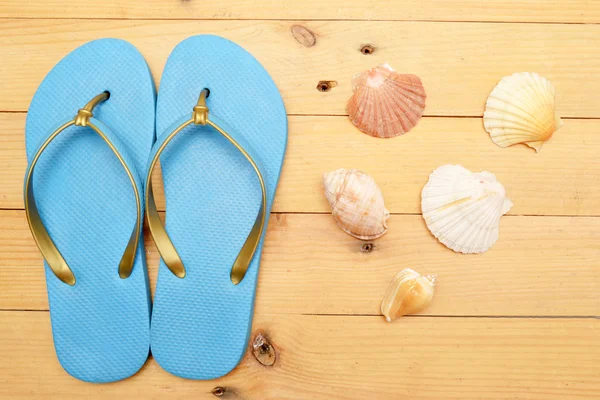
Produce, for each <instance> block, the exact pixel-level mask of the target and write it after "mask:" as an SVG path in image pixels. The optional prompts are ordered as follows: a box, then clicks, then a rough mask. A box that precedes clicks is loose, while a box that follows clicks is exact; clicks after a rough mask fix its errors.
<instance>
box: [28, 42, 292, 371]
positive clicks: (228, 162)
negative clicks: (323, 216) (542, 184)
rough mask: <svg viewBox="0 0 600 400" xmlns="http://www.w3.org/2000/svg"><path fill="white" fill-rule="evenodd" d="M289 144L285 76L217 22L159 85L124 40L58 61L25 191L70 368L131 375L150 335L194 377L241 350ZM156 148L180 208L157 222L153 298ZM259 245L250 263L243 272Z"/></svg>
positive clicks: (36, 129) (157, 350)
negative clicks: (220, 33)
mask: <svg viewBox="0 0 600 400" xmlns="http://www.w3.org/2000/svg"><path fill="white" fill-rule="evenodd" d="M205 89H208V90H205ZM207 95H208V97H206V96H207ZM199 97H200V98H201V101H200V102H199V100H198V99H199ZM92 99H95V100H94V101H93V102H92V103H90V104H88V102H90V100H92ZM86 104H88V107H84V106H85V105H86ZM78 110H80V111H78ZM76 115H77V117H75V116H76ZM190 120H191V121H192V122H191V123H187V124H186V122H185V121H190ZM207 120H208V121H211V122H210V123H207ZM65 124H66V126H65ZM61 128H62V130H61ZM178 129H179V130H178ZM177 130H178V133H177V132H176V133H175V134H174V131H177ZM155 132H156V134H155ZM286 142H287V119H286V112H285V108H284V105H283V101H282V99H281V96H280V94H279V91H278V90H277V87H276V86H275V84H274V83H273V81H272V79H271V78H270V76H269V75H268V73H267V72H266V71H265V69H264V68H263V67H262V66H261V65H260V63H259V62H258V61H256V60H255V59H254V58H253V57H252V56H251V55H250V54H249V53H247V52H246V51H245V50H243V49H242V48H240V47H239V46H237V45H236V44H234V43H232V42H230V41H228V40H226V39H223V38H220V37H217V36H206V35H203V36H195V37H191V38H189V39H187V40H185V41H183V42H182V43H180V44H179V45H178V46H177V47H176V48H175V49H174V50H173V52H172V54H171V55H170V57H169V59H168V61H167V64H166V66H165V69H164V72H163V75H162V79H161V83H160V90H159V91H158V96H156V92H155V89H154V83H153V80H152V76H151V74H150V71H149V69H148V66H147V65H146V62H145V60H144V58H143V57H142V55H141V54H140V53H139V52H138V51H137V50H136V49H135V48H134V47H133V46H132V45H131V44H129V43H127V42H125V41H122V40H117V39H102V40H97V41H94V42H90V43H87V44H85V45H83V46H81V47H79V48H78V49H76V50H74V51H73V52H72V53H70V54H69V55H68V56H66V57H65V58H64V59H63V60H62V61H60V62H59V63H58V64H57V65H56V66H55V67H54V68H53V69H52V71H50V73H49V74H48V75H47V77H46V78H45V79H44V81H43V82H42V83H41V85H40V87H39V88H38V90H37V92H36V93H35V96H34V98H33V100H32V102H31V106H30V109H29V112H28V115H27V124H26V148H27V157H28V161H29V168H28V170H27V173H26V183H25V203H26V210H27V216H28V220H29V223H30V227H31V230H32V233H33V236H34V238H35V240H36V242H37V244H38V246H39V247H40V250H41V251H42V254H43V255H44V258H45V271H46V281H47V288H48V299H49V304H50V316H51V321H52V333H53V337H54V344H55V348H56V353H57V356H58V359H59V361H60V363H61V365H62V366H63V367H64V369H65V370H66V371H67V372H68V373H69V374H71V375H72V376H74V377H76V378H78V379H81V380H84V381H90V382H111V381H117V380H121V379H124V378H126V377H129V376H131V375H133V374H134V373H136V372H137V371H138V370H139V369H140V368H141V367H142V365H143V364H144V363H145V361H146V359H147V357H148V354H149V349H151V350H152V354H153V356H154V358H155V359H156V361H157V362H158V363H159V364H160V365H161V367H163V368H164V369H165V370H167V371H168V372H170V373H172V374H175V375H178V376H181V377H184V378H190V379H212V378H217V377H220V376H222V375H225V374H227V373H228V372H229V371H231V370H232V369H233V368H234V367H235V366H236V365H237V364H238V363H239V361H240V360H241V358H242V357H243V355H244V352H245V349H246V346H247V343H248V340H249V333H250V328H251V323H252V314H253V305H254V298H255V290H256V283H257V277H258V270H259V261H260V255H261V252H262V246H263V242H264V232H265V228H266V224H267V222H268V215H269V212H270V209H271V206H272V204H273V197H274V195H275V189H276V186H277V182H278V179H279V173H280V170H281V165H282V163H283V158H284V154H285V148H286ZM154 156H156V158H157V159H160V165H161V169H162V175H163V181H164V191H165V198H166V204H167V206H166V224H165V226H164V228H162V224H160V223H159V225H156V223H157V222H156V220H155V221H154V227H155V228H156V230H157V231H156V232H155V229H152V233H153V236H154V239H155V240H156V241H157V245H158V248H159V250H160V251H161V256H162V259H161V263H160V267H159V272H158V279H157V285H156V294H155V297H154V303H153V305H152V303H151V301H150V294H149V289H148V287H149V285H148V274H147V268H146V254H145V250H144V244H143V243H144V242H143V238H142V229H141V226H142V223H143V215H144V209H145V207H147V208H148V213H149V216H150V217H152V215H150V214H151V213H154V215H155V216H156V211H155V209H154V207H153V205H154V203H153V200H152V196H151V195H150V194H151V192H150V188H149V187H147V184H146V177H147V175H148V172H149V169H150V165H151V160H152V158H153V157H154ZM34 167H35V173H34ZM261 214H262V216H264V218H263V219H262V220H261ZM257 215H258V218H257ZM259 222H260V223H259ZM259 225H260V226H259ZM152 227H153V225H152V224H151V228H152ZM161 228H162V229H161ZM253 236H254V238H255V240H254V242H253V243H250V244H249V245H248V243H249V242H251V238H252V237H253ZM163 251H164V253H165V254H163ZM249 251H250V252H249ZM244 252H246V255H245V257H246V258H247V261H248V262H247V264H248V263H249V265H246V266H242V267H243V268H244V271H243V272H245V274H242V275H241V277H240V276H239V275H238V277H237V278H236V279H234V275H235V274H234V273H233V272H232V266H234V265H237V264H238V262H239V258H240V257H242V256H243V254H241V253H244ZM173 258H175V260H173ZM174 264H178V267H179V268H180V271H179V272H180V273H177V270H176V268H174V266H173V265H174ZM176 267H177V266H176ZM238 267H239V266H238ZM246 267H247V269H245V268H246ZM235 268H237V267H234V269H235ZM181 271H183V273H181Z"/></svg>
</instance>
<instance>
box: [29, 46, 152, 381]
mask: <svg viewBox="0 0 600 400" xmlns="http://www.w3.org/2000/svg"><path fill="white" fill-rule="evenodd" d="M105 90H108V91H109V92H110V98H109V99H108V100H107V101H106V102H104V103H102V104H100V105H98V106H97V107H96V109H95V110H94V117H95V119H97V120H98V121H100V122H99V123H98V124H99V125H101V127H102V128H103V129H104V130H106V131H107V132H106V133H107V135H109V136H111V137H116V138H115V139H114V143H113V144H114V145H115V147H116V148H117V150H118V151H119V152H120V153H121V154H122V155H123V156H124V158H125V159H126V161H127V163H128V164H129V166H130V168H131V169H132V172H133V173H134V174H135V177H136V180H137V183H138V185H139V189H140V190H142V186H141V185H142V184H141V180H140V176H139V173H140V172H143V170H144V168H145V166H146V162H147V157H148V154H149V153H150V149H151V147H152V143H153V140H154V115H155V114H154V111H155V90H154V84H153V81H152V77H151V75H150V71H149V69H148V66H147V65H146V62H145V61H144V59H143V57H142V56H141V54H140V53H139V52H138V51H137V50H136V49H135V48H134V47H133V46H132V45H130V44H129V43H127V42H124V41H122V40H116V39H102V40H97V41H94V42H90V43H87V44H85V45H83V46H81V47H79V48H77V49H76V50H74V51H73V52H72V53H70V54H69V55H67V56H66V57H65V58H64V59H63V60H61V61H60V62H59V63H58V64H57V65H56V66H55V67H54V68H53V69H52V71H50V73H48V75H47V76H46V78H45V79H44V81H43V82H42V83H41V84H40V86H39V88H38V90H37V92H36V93H35V96H34V97H33V100H32V102H31V105H30V108H29V111H28V115H27V122H26V129H25V138H26V150H27V158H28V161H31V159H32V157H33V156H34V154H35V152H36V151H37V149H38V147H39V146H40V145H41V144H42V143H43V142H44V141H45V140H46V138H47V137H48V135H50V133H51V132H53V131H54V130H55V129H56V128H57V127H58V126H60V125H62V124H63V123H65V122H67V121H69V120H71V119H73V118H74V116H75V114H76V113H77V110H78V109H80V108H82V107H83V106H84V105H85V104H86V103H87V102H88V101H89V100H91V99H92V98H93V97H94V96H95V95H97V94H99V93H101V92H103V91H105ZM103 125H105V126H103ZM33 184H34V193H35V199H36V203H37V206H38V208H39V212H40V216H41V218H42V221H43V222H44V224H45V226H46V228H47V229H48V232H49V234H50V236H51V238H52V239H53V241H54V243H55V244H56V246H57V247H58V249H59V251H60V252H61V253H62V255H63V257H64V258H65V260H66V261H67V263H68V264H69V266H70V267H71V269H72V270H73V272H74V274H75V278H76V284H75V285H74V286H72V287H71V286H69V285H67V284H65V283H63V282H61V281H60V280H58V278H57V277H56V276H55V275H54V273H53V272H52V271H51V270H50V268H49V267H48V265H46V268H45V269H46V283H47V289H48V300H49V304H50V317H51V321H52V335H53V338H54V344H55V349H56V354H57V356H58V359H59V361H60V364H61V365H62V366H63V368H64V369H65V370H66V371H67V372H68V373H69V374H71V375H72V376H74V377H76V378H78V379H81V380H85V381H90V382H110V381H116V380H120V379H123V378H126V377H128V376H131V375H133V374H134V373H135V372H136V371H138V370H139V369H140V368H141V366H142V365H143V364H144V362H145V360H146V359H147V356H148V351H149V342H150V338H149V336H150V335H149V331H150V327H149V325H150V324H149V320H150V299H149V292H148V279H147V270H146V262H145V252H144V245H143V243H144V242H143V240H141V237H140V244H139V247H138V250H137V254H136V258H135V264H134V268H133V272H132V274H131V276H130V277H129V278H127V279H121V278H120V277H119V275H118V264H119V261H120V259H121V256H122V254H123V251H124V249H125V246H126V245H127V242H128V240H129V237H130V235H131V232H132V229H133V227H134V224H135V219H136V204H135V197H134V194H133V193H134V192H133V190H132V187H131V183H130V180H129V179H128V177H127V175H126V172H125V170H124V169H123V167H122V166H121V164H120V162H119V161H118V159H117V157H116V156H115V155H114V153H113V152H112V151H111V150H110V148H109V147H108V146H107V144H106V143H105V142H104V141H103V140H102V139H101V138H100V137H99V136H98V135H97V134H96V133H95V132H94V131H93V130H92V129H90V128H89V127H75V126H72V127H70V128H67V130H65V131H64V132H62V133H61V134H60V135H59V136H58V137H57V138H56V139H55V140H54V141H53V142H52V143H51V144H50V145H49V147H48V148H47V149H46V150H45V151H44V153H43V154H42V156H41V158H40V160H39V161H38V164H37V166H36V169H35V173H34V177H33ZM140 196H143V193H142V192H140ZM142 199H143V197H142ZM140 236H141V235H140Z"/></svg>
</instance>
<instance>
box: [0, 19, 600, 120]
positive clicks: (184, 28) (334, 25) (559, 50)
mask: <svg viewBox="0 0 600 400" xmlns="http://www.w3.org/2000/svg"><path fill="white" fill-rule="evenodd" d="M295 23H297V22H294V21H163V20H135V21H134V20H104V21H102V20H10V19H8V20H2V21H0V48H1V49H2V50H1V51H2V64H1V65H0V85H2V89H3V93H10V96H2V97H1V98H0V111H24V110H26V109H27V107H28V104H29V102H30V100H31V97H32V96H33V93H34V91H35V89H36V88H37V86H38V85H39V83H40V82H41V81H42V79H43V78H44V76H45V75H46V74H47V73H48V71H49V70H50V69H51V68H52V67H53V66H54V65H55V64H56V63H57V62H58V61H59V60H60V59H62V58H63V57H64V56H65V55H66V54H68V53H69V52H70V51H71V50H73V49H74V48H76V47H77V46H79V45H81V44H83V43H85V42H88V41H90V40H93V39H97V38H102V37H105V36H107V33H108V32H110V36H111V37H118V38H122V39H125V40H128V41H130V42H131V43H132V44H134V45H135V46H137V48H138V49H139V50H140V51H141V53H142V54H143V55H144V57H146V60H147V61H148V64H149V66H150V68H151V70H152V72H153V74H154V77H155V80H156V82H157V83H158V82H159V80H160V76H161V73H162V69H163V66H164V64H165V61H166V59H167V57H168V55H169V54H170V52H171V50H172V49H173V48H174V47H175V45H176V44H177V43H179V42H180V41H181V40H183V39H185V38H187V37H189V36H190V35H192V34H203V33H215V32H218V33H219V34H220V35H222V36H225V37H227V38H229V39H232V40H233V41H235V42H237V43H238V44H240V45H241V46H242V47H244V48H246V49H247V50H248V51H249V52H251V53H252V54H253V55H254V56H255V57H256V58H257V59H258V60H259V61H260V62H261V63H263V65H264V66H265V67H266V69H267V70H268V71H269V72H270V74H271V75H272V77H273V79H274V81H275V83H276V84H277V86H278V88H279V89H280V90H281V93H282V95H283V98H284V101H285V103H286V107H287V110H288V112H289V113H291V114H318V115H322V114H328V115H329V114H345V106H346V101H347V100H348V98H349V97H350V93H351V77H352V76H353V75H354V74H356V73H358V72H361V71H363V70H365V69H367V68H371V67H373V66H375V65H377V64H380V63H383V62H388V63H390V64H391V65H392V66H393V67H395V68H396V69H397V70H399V71H401V72H408V73H416V74H418V75H419V76H420V77H421V79H422V80H423V83H424V85H425V90H426V92H427V95H428V98H427V108H426V110H425V113H426V115H448V116H478V115H482V114H483V109H484V104H485V101H486V99H487V97H488V95H489V93H490V91H491V90H492V89H493V87H494V86H495V85H496V83H497V82H498V81H499V80H500V79H501V78H502V77H503V76H505V75H510V74H512V73H514V72H519V71H534V72H537V73H539V74H541V75H542V76H544V77H546V78H548V79H549V80H550V81H551V82H552V83H553V84H554V85H555V86H556V90H557V104H558V112H559V114H560V115H561V116H563V117H586V118H589V117H600V97H599V96H597V93H599V92H600V80H598V79H590V77H593V76H597V75H598V74H600V25H591V24H590V25H581V24H571V25H562V24H550V25H548V24H500V23H467V22H461V23H434V22H369V21H359V22H356V21H318V22H315V21H313V22H306V23H304V25H305V26H306V27H307V28H309V29H310V30H311V31H312V32H314V33H315V35H316V36H317V44H316V45H315V46H313V47H310V48H307V47H304V46H302V45H301V44H300V43H298V42H297V41H296V40H295V39H294V37H293V36H292V34H291V33H290V29H291V27H292V25H294V24H295ZM366 43H370V44H372V45H373V46H374V47H375V52H374V53H373V54H372V55H368V56H365V55H363V54H362V53H361V52H360V48H361V46H362V45H364V44H366ZM321 80H334V81H337V83H338V85H337V86H336V87H335V88H333V89H332V90H331V91H329V92H320V91H318V90H317V89H316V86H317V83H318V82H319V81H321ZM184 112H187V110H182V113H184Z"/></svg>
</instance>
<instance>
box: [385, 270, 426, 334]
mask: <svg viewBox="0 0 600 400" xmlns="http://www.w3.org/2000/svg"><path fill="white" fill-rule="evenodd" d="M434 284H435V278H434V277H433V276H431V275H428V276H422V275H421V274H419V273H418V272H416V271H415V270H412V269H410V268H405V269H403V270H402V271H400V272H399V273H398V274H397V275H396V276H395V277H394V279H393V280H392V282H391V283H390V285H389V286H388V289H387V291H386V293H385V296H384V297H383V301H382V302H381V313H382V314H383V316H384V317H385V319H386V321H387V322H392V321H393V320H395V319H397V318H399V317H401V316H403V315H408V314H414V313H418V312H419V311H421V310H423V309H424V308H425V307H427V306H428V305H429V303H431V300H432V299H433V292H434Z"/></svg>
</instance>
